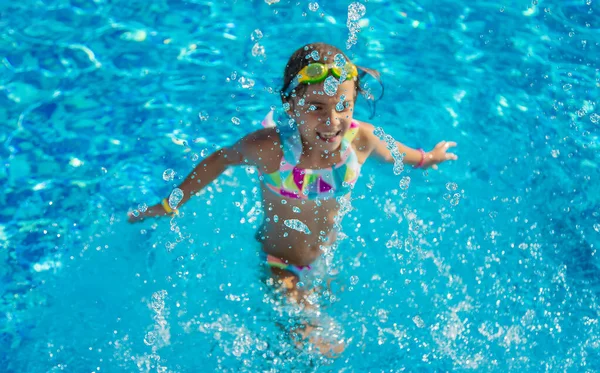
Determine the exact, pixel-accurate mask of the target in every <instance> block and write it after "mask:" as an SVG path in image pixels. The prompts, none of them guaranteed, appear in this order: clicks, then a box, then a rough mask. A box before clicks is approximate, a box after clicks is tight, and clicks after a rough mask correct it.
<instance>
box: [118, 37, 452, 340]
mask: <svg viewBox="0 0 600 373" xmlns="http://www.w3.org/2000/svg"><path fill="white" fill-rule="evenodd" d="M359 70H360V72H361V74H359ZM363 72H367V73H370V74H372V75H374V73H373V71H371V70H367V69H364V68H359V67H357V66H355V65H354V64H352V63H351V62H350V61H349V59H348V58H347V57H346V55H345V54H344V53H343V52H342V51H341V50H339V49H338V48H336V47H334V46H331V45H328V44H324V43H314V44H308V45H306V46H304V47H302V48H300V49H298V50H297V51H296V52H295V53H294V54H293V55H292V56H291V57H290V59H289V61H288V63H287V65H286V68H285V72H284V76H283V80H284V84H283V88H282V89H281V99H282V102H283V107H284V110H285V112H286V113H287V115H288V116H289V118H288V120H286V121H284V123H280V124H279V125H278V126H275V125H274V119H273V116H272V113H271V114H270V115H269V116H267V118H265V120H264V121H263V125H264V126H265V127H266V128H264V129H261V130H258V131H256V132H253V133H251V134H249V135H247V136H246V137H244V138H242V139H241V140H239V141H238V142H237V143H235V144H234V145H233V146H230V147H225V148H223V149H220V150H218V151H216V152H215V153H213V154H212V155H210V156H208V157H207V158H206V159H204V160H203V161H202V162H201V163H200V164H199V165H198V166H197V167H196V168H195V169H194V170H193V171H192V172H191V173H190V174H189V175H188V176H187V178H186V179H185V180H184V181H183V182H182V183H181V185H180V186H179V189H180V190H181V191H182V192H183V198H182V199H181V201H180V202H179V203H174V205H173V201H171V204H170V202H169V200H167V199H164V200H163V201H162V203H158V204H156V205H154V206H152V207H150V208H148V209H147V210H146V211H145V212H142V213H139V212H136V214H130V215H129V221H130V222H137V221H140V220H143V219H145V218H148V217H155V216H163V215H171V214H174V213H177V207H178V206H179V205H182V204H184V203H185V202H187V201H188V200H189V199H190V198H191V197H192V196H193V195H194V194H196V193H197V192H198V191H199V190H201V189H202V188H204V187H205V186H207V185H209V184H210V183H211V182H212V181H213V180H215V179H216V178H217V177H218V176H219V175H221V173H223V171H225V169H226V168H227V167H229V166H235V165H251V166H255V167H256V168H257V169H258V171H259V174H260V178H259V179H260V180H261V189H262V199H263V207H264V213H265V217H264V222H263V224H262V226H261V227H260V229H259V230H258V232H257V233H256V239H257V240H258V241H259V242H260V243H261V244H262V250H263V252H264V260H265V264H266V265H267V266H268V267H270V272H271V275H272V277H273V279H274V280H275V283H278V284H281V285H282V287H283V289H285V290H286V292H287V294H288V295H289V296H290V297H291V298H293V299H296V300H298V301H300V302H302V300H303V299H304V298H303V297H304V295H305V294H303V292H302V291H299V290H298V289H297V287H296V284H297V283H298V281H299V280H300V278H301V277H302V276H303V275H304V274H305V273H307V272H309V271H310V269H311V267H310V265H311V263H313V262H314V261H315V260H316V259H317V258H318V257H319V256H320V255H321V253H322V248H323V247H326V246H329V245H331V244H332V243H334V242H335V239H336V229H335V221H336V220H335V217H336V215H338V213H339V210H340V205H341V203H343V201H344V199H345V198H348V197H349V195H350V192H351V190H352V187H353V186H354V184H355V183H356V180H357V178H358V175H359V174H360V168H361V166H362V164H363V163H364V162H365V161H366V160H367V158H369V157H370V156H376V157H377V158H379V159H380V160H382V161H384V162H394V158H393V157H392V154H391V152H390V150H389V149H388V147H387V146H386V143H385V142H384V141H382V140H380V139H379V138H378V137H377V136H376V135H375V134H374V133H373V131H374V127H373V126H372V125H371V124H369V123H365V122H362V121H359V120H356V119H354V118H353V112H354V105H355V102H356V99H357V97H358V94H359V93H360V92H362V90H361V86H360V78H361V75H364V74H362V73H363ZM395 145H396V147H397V150H398V151H399V153H404V158H403V162H404V163H405V164H410V165H414V166H415V167H417V168H428V167H432V168H434V169H437V165H438V164H439V163H442V162H445V161H447V160H456V159H457V156H456V155H455V154H452V153H449V152H448V149H449V148H451V147H454V146H456V143H454V142H446V141H442V142H440V143H438V144H437V145H436V146H435V147H434V148H433V150H431V151H429V152H424V151H423V150H421V149H411V148H409V147H407V146H405V145H403V144H401V143H396V144H395ZM394 152H395V149H394ZM396 154H397V153H396ZM309 329H310V327H309V328H307V329H306V330H305V333H303V334H304V335H305V336H307V335H308V333H310V330H309Z"/></svg>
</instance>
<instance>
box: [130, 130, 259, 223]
mask: <svg viewBox="0 0 600 373" xmlns="http://www.w3.org/2000/svg"><path fill="white" fill-rule="evenodd" d="M265 131H266V130H260V131H257V132H254V133H251V134H249V135H248V136H246V137H244V138H242V139H241V140H240V141H238V142H237V143H235V144H234V145H232V146H230V147H225V148H222V149H219V150H217V151H216V152H214V153H212V154H211V155H209V156H208V157H206V158H205V159H204V160H203V161H202V162H200V164H198V165H197V166H196V167H195V168H194V170H193V171H192V172H190V174H189V175H188V176H187V177H186V178H185V180H184V181H183V182H182V183H181V184H180V185H179V186H178V188H179V189H181V191H182V192H183V198H182V199H181V201H180V202H179V203H178V206H181V205H183V204H184V203H186V202H187V201H188V200H189V199H190V198H192V196H193V195H195V194H196V193H197V192H199V191H200V190H202V189H203V188H204V187H206V186H207V185H208V184H210V183H212V182H213V180H215V179H216V178H217V177H219V176H220V175H221V174H222V173H223V172H224V171H225V170H226V169H227V167H229V166H236V165H240V164H247V165H254V166H257V165H258V161H259V159H260V158H259V157H258V156H257V154H256V152H255V150H256V147H257V145H258V144H259V143H260V138H261V137H264V134H263V133H262V132H265ZM178 206H169V204H168V199H164V200H163V201H162V202H161V203H157V204H156V205H153V206H150V207H149V208H148V209H147V210H146V211H144V212H139V213H138V214H133V213H129V214H128V215H129V222H131V223H134V222H137V221H141V220H143V219H145V218H149V217H156V216H164V215H171V214H173V213H176V208H177V207H178Z"/></svg>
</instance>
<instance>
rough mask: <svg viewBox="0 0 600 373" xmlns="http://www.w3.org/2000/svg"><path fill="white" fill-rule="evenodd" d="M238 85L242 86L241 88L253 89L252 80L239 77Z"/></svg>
mask: <svg viewBox="0 0 600 373" xmlns="http://www.w3.org/2000/svg"><path fill="white" fill-rule="evenodd" d="M238 83H240V85H241V86H242V88H245V89H249V88H252V87H254V80H252V79H250V78H245V77H243V76H242V77H241V78H239V79H238Z"/></svg>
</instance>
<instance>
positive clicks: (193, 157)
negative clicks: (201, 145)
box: [190, 153, 200, 162]
mask: <svg viewBox="0 0 600 373" xmlns="http://www.w3.org/2000/svg"><path fill="white" fill-rule="evenodd" d="M190 159H191V160H192V162H196V161H197V160H198V159H200V156H198V153H194V154H192V156H191V158H190Z"/></svg>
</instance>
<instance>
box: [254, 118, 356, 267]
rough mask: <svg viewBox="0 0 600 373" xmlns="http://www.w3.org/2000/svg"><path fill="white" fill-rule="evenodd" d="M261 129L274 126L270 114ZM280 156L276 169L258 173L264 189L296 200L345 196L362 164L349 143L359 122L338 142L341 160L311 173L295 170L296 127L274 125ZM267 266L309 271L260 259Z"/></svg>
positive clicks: (271, 258)
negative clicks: (276, 129)
mask: <svg viewBox="0 0 600 373" xmlns="http://www.w3.org/2000/svg"><path fill="white" fill-rule="evenodd" d="M262 125H263V126H264V127H275V121H274V120H273V112H271V113H269V115H268V116H267V117H266V118H265V120H264V121H263V122H262ZM277 127H278V129H279V137H280V141H281V148H282V150H283V156H282V158H281V162H280V164H279V170H277V171H275V172H273V173H270V174H265V173H262V172H260V179H261V180H262V182H263V183H264V184H265V186H266V188H267V189H269V190H270V191H272V192H273V193H277V194H279V195H281V196H282V197H287V198H297V199H317V198H332V197H341V196H344V195H346V194H348V193H349V192H350V191H351V190H352V188H353V187H354V184H355V183H356V180H357V179H358V175H359V174H360V167H361V164H360V163H359V162H358V158H357V156H356V153H355V152H354V149H353V148H352V146H351V144H352V140H353V139H354V138H355V137H356V135H357V134H358V128H359V125H358V122H354V121H353V122H352V123H351V124H350V129H349V130H348V132H346V134H344V137H343V138H342V143H341V149H340V153H341V158H342V159H341V161H340V162H339V163H338V164H336V165H334V166H333V167H329V168H324V169H318V170H311V169H305V168H300V167H297V166H296V165H297V164H298V163H299V162H300V156H301V155H302V141H301V140H300V133H299V132H298V128H297V126H295V125H294V126H292V127H289V126H277ZM263 260H265V264H266V265H267V266H268V267H271V268H273V267H275V268H280V269H284V270H286V271H288V272H291V273H292V274H294V275H296V276H298V277H300V275H301V274H302V273H303V272H304V271H306V270H310V269H311V268H310V266H296V265H293V264H289V263H286V262H285V261H283V260H281V259H279V258H277V257H274V256H272V255H267V256H266V257H264V258H263Z"/></svg>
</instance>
